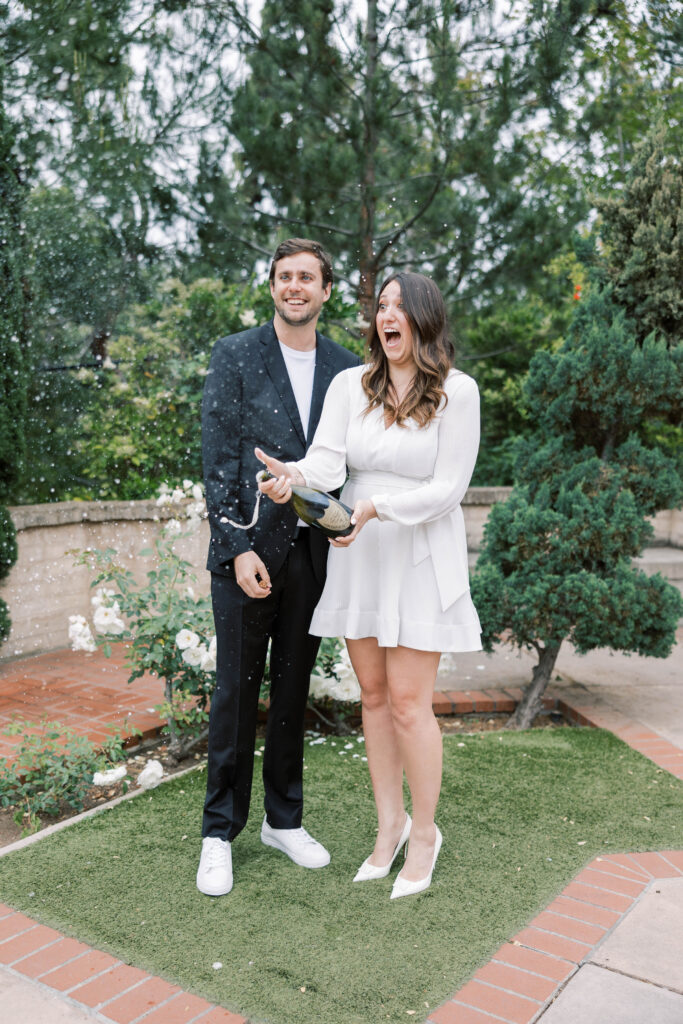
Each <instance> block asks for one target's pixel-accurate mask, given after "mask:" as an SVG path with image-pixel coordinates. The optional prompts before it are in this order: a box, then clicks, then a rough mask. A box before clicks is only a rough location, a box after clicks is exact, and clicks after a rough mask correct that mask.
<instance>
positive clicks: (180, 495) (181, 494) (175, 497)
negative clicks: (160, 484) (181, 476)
mask: <svg viewBox="0 0 683 1024" xmlns="http://www.w3.org/2000/svg"><path fill="white" fill-rule="evenodd" d="M181 501H185V491H184V490H183V489H182V487H176V488H174V490H173V491H172V493H171V502H172V503H173V504H174V505H179V504H180V502H181Z"/></svg>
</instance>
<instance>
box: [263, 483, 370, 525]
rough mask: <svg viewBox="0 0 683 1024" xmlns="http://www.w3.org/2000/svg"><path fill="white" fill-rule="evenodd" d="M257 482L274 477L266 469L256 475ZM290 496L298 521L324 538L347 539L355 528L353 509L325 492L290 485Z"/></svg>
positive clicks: (290, 502)
mask: <svg viewBox="0 0 683 1024" xmlns="http://www.w3.org/2000/svg"><path fill="white" fill-rule="evenodd" d="M257 479H258V480H259V481H265V480H273V479H274V475H273V473H270V472H269V471H268V470H267V469H262V470H261V471H260V473H258V474H257ZM290 486H291V488H292V496H291V498H290V499H289V504H290V505H291V506H292V508H293V509H294V511H295V512H296V514H297V515H298V517H299V519H301V520H303V522H304V523H308V525H309V526H315V527H316V528H317V529H318V530H322V532H323V533H324V534H325V536H326V537H347V536H348V535H349V534H350V533H353V531H354V529H355V527H354V526H352V524H351V516H352V515H353V509H352V508H349V507H348V505H345V504H344V502H343V501H339V500H338V499H337V498H333V497H332V495H331V494H327V493H326V492H325V491H316V490H315V489H314V488H313V487H301V486H299V484H291V485H290Z"/></svg>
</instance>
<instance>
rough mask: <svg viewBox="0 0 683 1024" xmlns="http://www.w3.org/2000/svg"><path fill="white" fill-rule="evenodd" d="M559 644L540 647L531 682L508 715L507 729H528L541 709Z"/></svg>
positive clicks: (558, 650) (558, 651)
mask: <svg viewBox="0 0 683 1024" xmlns="http://www.w3.org/2000/svg"><path fill="white" fill-rule="evenodd" d="M560 646H561V643H559V644H548V646H547V647H543V648H541V651H540V654H539V658H538V665H536V666H535V668H534V671H533V674H532V677H531V682H530V683H529V685H528V686H527V688H526V690H525V691H524V693H523V694H522V699H521V700H520V702H519V704H518V705H517V707H516V709H515V711H514V713H513V714H512V715H511V716H510V720H509V721H508V723H507V725H506V728H507V729H529V728H530V727H531V725H532V723H533V721H534V718H535V717H536V715H537V714H538V713H539V712H540V711H542V710H543V701H542V697H543V694H544V693H545V689H546V687H547V685H548V683H549V682H550V677H551V675H552V672H553V669H554V668H555V662H556V661H557V656H558V654H559V653H560Z"/></svg>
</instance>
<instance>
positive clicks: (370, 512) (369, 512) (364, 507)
mask: <svg viewBox="0 0 683 1024" xmlns="http://www.w3.org/2000/svg"><path fill="white" fill-rule="evenodd" d="M376 518H377V509H376V508H375V506H374V505H373V503H372V502H371V501H370V500H369V499H367V498H359V500H358V501H357V502H356V504H355V505H354V506H353V515H352V516H351V523H352V524H354V525H355V530H354V531H353V533H350V534H348V536H346V537H330V544H333V545H334V547H335V548H347V547H348V546H349V544H353V542H354V540H355V539H356V537H357V536H358V534H359V533H360V531H361V530H362V529H363V527H364V526H365V524H366V523H367V522H368V520H369V519H376Z"/></svg>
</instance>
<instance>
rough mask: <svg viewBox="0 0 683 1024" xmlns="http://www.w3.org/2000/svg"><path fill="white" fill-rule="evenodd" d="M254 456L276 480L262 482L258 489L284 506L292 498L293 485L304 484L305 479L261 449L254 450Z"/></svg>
mask: <svg viewBox="0 0 683 1024" xmlns="http://www.w3.org/2000/svg"><path fill="white" fill-rule="evenodd" d="M254 455H255V456H256V458H257V459H258V460H259V462H262V463H263V464H264V466H265V467H266V469H267V470H268V472H269V473H272V474H273V476H274V478H275V479H274V480H262V481H261V482H260V483H259V485H258V487H259V491H261V492H262V494H267V495H268V497H269V498H271V499H272V500H273V501H274V502H275V504H276V505H284V504H285V502H287V501H289V499H290V498H291V496H292V488H291V484H292V483H299V482H302V483H303V477H302V476H301V473H299V471H298V470H296V469H293V468H292V467H291V466H288V465H287V463H286V462H280V461H279V460H278V459H273V458H271V457H270V455H266V453H265V452H264V451H262V450H261V449H260V448H254Z"/></svg>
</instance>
